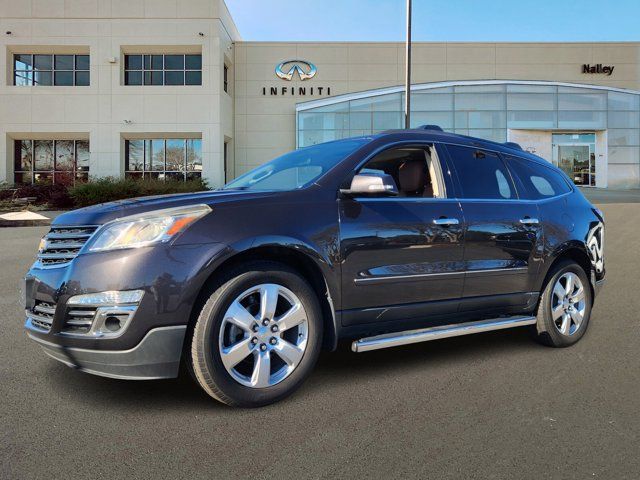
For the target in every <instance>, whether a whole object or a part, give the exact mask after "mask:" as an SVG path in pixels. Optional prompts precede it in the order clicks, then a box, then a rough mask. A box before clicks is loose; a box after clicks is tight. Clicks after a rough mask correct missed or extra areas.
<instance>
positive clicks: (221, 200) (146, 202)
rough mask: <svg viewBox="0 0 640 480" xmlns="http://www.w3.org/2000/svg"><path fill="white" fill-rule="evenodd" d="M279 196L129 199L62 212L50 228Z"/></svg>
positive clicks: (222, 193) (225, 193)
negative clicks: (195, 206)
mask: <svg viewBox="0 0 640 480" xmlns="http://www.w3.org/2000/svg"><path fill="white" fill-rule="evenodd" d="M279 193H281V192H251V191H242V190H217V191H207V192H195V193H178V194H172V195H155V196H150V197H138V198H130V199H127V200H117V201H114V202H109V203H101V204H98V205H92V206H90V207H85V208H80V209H78V210H72V211H70V212H66V213H63V214H62V215H59V216H58V217H57V218H56V219H55V220H54V221H53V225H102V224H104V223H107V222H110V221H111V220H115V219H117V218H122V217H127V216H129V215H135V214H138V213H145V212H150V211H153V210H161V209H164V208H172V207H181V206H183V205H196V204H206V205H218V204H227V203H231V202H246V201H251V200H254V199H264V198H265V197H272V196H275V195H278V194H279Z"/></svg>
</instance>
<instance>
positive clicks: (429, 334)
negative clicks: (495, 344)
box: [351, 316, 536, 353]
mask: <svg viewBox="0 0 640 480" xmlns="http://www.w3.org/2000/svg"><path fill="white" fill-rule="evenodd" d="M534 323H536V317H523V316H517V317H504V318H492V319H490V320H481V321H477V322H466V323H458V324H453V325H443V326H439V327H430V328H420V329H417V330H406V331H404V332H394V333H385V334H382V335H376V336H374V337H366V338H361V339H360V340H355V341H354V342H353V343H352V344H351V350H353V351H354V352H356V353H360V352H368V351H370V350H379V349H381V348H389V347H398V346H400V345H409V344H411V343H419V342H428V341H430V340H439V339H441V338H450V337H460V336H462V335H470V334H472V333H481V332H490V331H493V330H502V329H505V328H514V327H522V326H525V325H533V324H534Z"/></svg>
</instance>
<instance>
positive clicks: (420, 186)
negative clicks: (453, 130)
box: [358, 147, 444, 198]
mask: <svg viewBox="0 0 640 480" xmlns="http://www.w3.org/2000/svg"><path fill="white" fill-rule="evenodd" d="M434 157H435V151H434V149H433V148H432V147H424V148H421V147H400V148H391V149H389V150H385V151H384V152H381V153H379V154H378V155H376V156H375V157H373V158H372V159H371V160H369V161H368V162H367V163H366V164H365V165H364V167H362V169H361V170H360V171H359V172H358V173H360V174H367V173H386V174H387V175H390V176H391V177H392V178H393V180H394V182H395V183H396V186H397V187H398V192H399V195H398V197H405V198H407V197H408V198H442V197H444V195H443V193H444V192H443V191H442V190H443V189H442V188H441V186H440V185H441V183H440V181H439V178H438V171H439V169H438V168H439V167H438V164H437V163H436V162H437V159H435V158H434Z"/></svg>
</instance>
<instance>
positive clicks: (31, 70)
mask: <svg viewBox="0 0 640 480" xmlns="http://www.w3.org/2000/svg"><path fill="white" fill-rule="evenodd" d="M13 72H14V73H13V84H14V85H19V86H33V85H36V86H51V85H53V86H77V87H86V86H88V85H89V55H41V54H34V55H32V54H30V53H16V54H14V55H13Z"/></svg>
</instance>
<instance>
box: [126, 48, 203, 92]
mask: <svg viewBox="0 0 640 480" xmlns="http://www.w3.org/2000/svg"><path fill="white" fill-rule="evenodd" d="M124 84H125V85H202V55H200V54H198V55H173V54H171V55H125V56H124Z"/></svg>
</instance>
